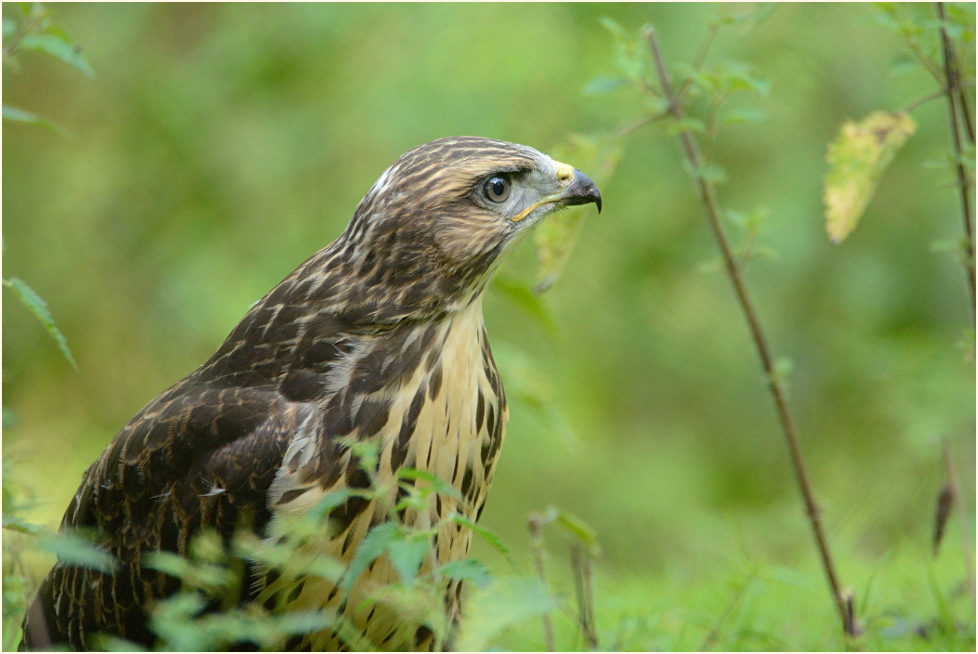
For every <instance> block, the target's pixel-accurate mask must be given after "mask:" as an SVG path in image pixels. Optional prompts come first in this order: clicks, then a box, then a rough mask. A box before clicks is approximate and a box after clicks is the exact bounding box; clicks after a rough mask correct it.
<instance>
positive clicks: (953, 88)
mask: <svg viewBox="0 0 978 654" xmlns="http://www.w3.org/2000/svg"><path fill="white" fill-rule="evenodd" d="M936 5H937V17H938V18H939V19H940V21H941V30H940V31H941V45H942V46H943V47H942V53H943V55H944V78H945V84H944V90H945V92H946V94H947V100H948V108H949V109H950V114H951V144H952V145H953V146H954V169H955V172H956V173H957V176H958V187H959V189H960V191H961V209H962V212H963V218H964V236H965V253H964V254H965V262H964V265H965V270H966V272H967V275H968V290H969V291H970V292H971V324H972V325H974V324H975V235H974V231H973V230H972V227H971V216H972V215H973V212H974V209H973V208H972V205H971V191H970V186H971V184H970V181H969V177H968V174H967V172H966V171H965V169H964V164H963V163H962V162H961V130H960V127H959V124H960V118H959V116H958V105H957V102H956V99H955V96H961V99H962V104H965V111H967V104H966V103H964V97H963V96H962V95H961V85H960V83H959V81H958V70H957V66H956V65H955V62H954V50H953V49H952V48H951V39H950V38H949V37H948V35H947V29H945V27H944V25H943V23H944V20H945V17H944V3H943V2H938V3H936ZM968 129H969V130H970V129H971V120H970V117H969V118H968ZM972 141H974V137H973V136H972Z"/></svg>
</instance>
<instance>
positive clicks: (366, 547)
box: [342, 522, 398, 592]
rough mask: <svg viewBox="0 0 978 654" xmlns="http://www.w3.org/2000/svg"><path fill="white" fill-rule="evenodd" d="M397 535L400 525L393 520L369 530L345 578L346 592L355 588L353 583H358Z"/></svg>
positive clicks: (343, 586)
mask: <svg viewBox="0 0 978 654" xmlns="http://www.w3.org/2000/svg"><path fill="white" fill-rule="evenodd" d="M397 536H398V526H397V524H395V523H393V522H383V523H381V524H379V525H376V526H375V527H374V528H373V529H371V530H370V531H369V532H367V535H366V536H364V538H363V540H362V541H361V542H360V546H359V547H358V548H357V551H356V552H355V553H354V555H353V560H352V561H351V562H350V569H349V571H348V572H347V575H346V578H344V579H343V585H342V588H343V590H344V592H349V591H350V589H351V588H353V584H355V583H356V581H357V577H359V576H360V573H362V572H363V571H364V570H366V569H367V566H368V565H370V563H371V562H372V561H374V560H375V559H376V558H377V557H379V556H380V555H381V554H383V553H384V550H386V549H387V545H388V544H389V543H390V542H391V541H392V540H393V539H395V538H397Z"/></svg>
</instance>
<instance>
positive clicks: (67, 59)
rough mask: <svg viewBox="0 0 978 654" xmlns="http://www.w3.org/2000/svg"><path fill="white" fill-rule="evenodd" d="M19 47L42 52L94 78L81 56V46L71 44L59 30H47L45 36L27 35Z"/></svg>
mask: <svg viewBox="0 0 978 654" xmlns="http://www.w3.org/2000/svg"><path fill="white" fill-rule="evenodd" d="M20 47H22V48H24V49H25V50H34V51H36V52H43V53H44V54H46V55H50V56H52V57H54V58H56V59H60V60H61V61H63V62H64V63H66V64H68V65H69V66H73V67H75V68H77V69H78V70H80V71H82V72H83V73H85V74H86V75H88V76H89V77H95V71H93V70H92V67H91V66H89V65H88V62H87V61H86V60H85V57H83V56H82V53H81V46H79V45H78V44H76V43H72V42H71V41H70V40H69V39H68V38H67V37H66V36H65V35H64V33H63V32H60V31H59V30H49V31H48V33H47V34H28V35H26V36H24V38H23V39H21V40H20Z"/></svg>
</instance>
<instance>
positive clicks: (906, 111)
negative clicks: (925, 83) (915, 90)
mask: <svg viewBox="0 0 978 654" xmlns="http://www.w3.org/2000/svg"><path fill="white" fill-rule="evenodd" d="M945 95H947V91H945V90H944V89H941V90H940V91H935V92H934V93H931V94H930V95H925V96H924V97H922V98H917V99H916V100H914V101H913V102H911V103H910V104H908V105H907V106H906V107H904V108H903V109H901V110H900V113H903V114H909V113H910V112H911V111H913V110H914V109H917V108H919V107H920V106H922V105H925V104H927V103H928V102H931V101H933V100H937V99H938V98H943V97H944V96H945Z"/></svg>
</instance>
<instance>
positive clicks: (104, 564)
mask: <svg viewBox="0 0 978 654" xmlns="http://www.w3.org/2000/svg"><path fill="white" fill-rule="evenodd" d="M38 544H39V546H40V548H41V549H43V550H44V551H46V552H50V553H52V554H55V555H56V556H57V557H58V560H59V561H62V562H65V563H68V564H70V565H73V566H76V567H79V568H88V569H89V570H97V571H99V572H104V573H106V574H110V573H112V572H115V570H116V569H117V568H118V567H119V562H118V561H116V560H115V558H113V556H112V555H111V554H109V553H108V552H106V551H105V550H102V549H99V547H98V546H97V545H95V544H94V543H93V542H92V541H90V540H88V539H87V538H85V537H84V536H82V535H81V534H79V533H76V532H70V531H66V532H62V533H59V534H56V535H52V536H48V537H44V538H40V539H39V540H38Z"/></svg>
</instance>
